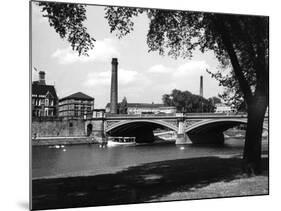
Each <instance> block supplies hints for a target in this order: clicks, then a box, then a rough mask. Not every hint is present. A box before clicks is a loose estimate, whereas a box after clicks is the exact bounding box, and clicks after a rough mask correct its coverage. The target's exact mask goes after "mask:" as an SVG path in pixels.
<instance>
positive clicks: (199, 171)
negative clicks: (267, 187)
mask: <svg viewBox="0 0 281 211" xmlns="http://www.w3.org/2000/svg"><path fill="white" fill-rule="evenodd" d="M262 164H263V174H264V175H268V159H267V158H263V159H262ZM241 165H242V160H241V159H240V158H238V157H233V158H219V157H202V158H191V159H178V160H169V161H161V162H153V163H147V164H144V165H140V166H135V167H130V168H128V169H126V170H124V171H120V172H117V173H115V174H103V175H96V176H88V177H73V178H58V179H38V180H33V182H32V185H33V202H32V204H33V206H32V207H33V209H51V208H69V207H85V206H101V205H113V204H128V203H143V202H147V201H149V200H153V199H157V198H159V197H161V196H164V195H167V194H170V193H173V192H176V191H179V190H185V191H188V190H190V189H191V188H199V187H205V186H207V185H209V184H210V183H213V182H220V181H231V180H233V179H236V178H239V177H241V175H242V168H241Z"/></svg>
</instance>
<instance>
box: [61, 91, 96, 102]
mask: <svg viewBox="0 0 281 211" xmlns="http://www.w3.org/2000/svg"><path fill="white" fill-rule="evenodd" d="M94 99H95V98H93V97H90V96H89V95H86V94H84V93H82V92H76V93H74V94H72V95H69V96H66V97H63V98H61V99H60V101H62V100H94Z"/></svg>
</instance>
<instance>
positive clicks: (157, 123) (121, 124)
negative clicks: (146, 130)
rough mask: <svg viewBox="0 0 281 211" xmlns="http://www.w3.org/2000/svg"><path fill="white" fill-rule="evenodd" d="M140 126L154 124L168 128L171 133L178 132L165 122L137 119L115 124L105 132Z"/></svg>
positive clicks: (176, 128) (173, 126)
mask: <svg viewBox="0 0 281 211" xmlns="http://www.w3.org/2000/svg"><path fill="white" fill-rule="evenodd" d="M136 123H138V124H141V123H151V124H154V125H157V126H163V127H166V128H169V129H171V130H173V131H177V130H178V127H177V126H175V125H173V124H171V123H169V122H165V121H161V120H150V119H138V120H123V121H120V122H117V123H115V124H112V125H111V126H109V127H107V128H106V130H105V132H106V133H108V132H110V131H113V130H114V129H117V128H119V127H121V126H130V125H132V124H136Z"/></svg>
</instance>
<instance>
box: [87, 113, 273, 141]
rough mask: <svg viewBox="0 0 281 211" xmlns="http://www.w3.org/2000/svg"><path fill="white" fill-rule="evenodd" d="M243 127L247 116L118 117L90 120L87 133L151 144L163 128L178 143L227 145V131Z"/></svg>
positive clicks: (266, 120)
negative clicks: (129, 138) (225, 142)
mask: <svg viewBox="0 0 281 211" xmlns="http://www.w3.org/2000/svg"><path fill="white" fill-rule="evenodd" d="M241 124H244V125H245V124H247V116H246V115H222V114H214V113H212V114H186V115H174V116H157V115H149V116H148V115H145V116H129V115H116V116H108V117H103V118H93V119H90V120H86V124H85V130H88V129H89V128H88V127H89V125H93V134H94V135H100V137H106V136H126V137H128V136H132V137H136V141H137V142H147V141H148V140H151V141H153V140H154V134H153V130H155V129H158V128H159V129H169V130H172V131H175V132H176V133H177V138H176V144H185V143H223V142H224V136H223V131H225V130H227V129H229V128H231V127H234V126H237V125H241ZM264 129H266V130H267V129H268V117H266V118H265V121H264Z"/></svg>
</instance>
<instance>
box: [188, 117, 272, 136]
mask: <svg viewBox="0 0 281 211" xmlns="http://www.w3.org/2000/svg"><path fill="white" fill-rule="evenodd" d="M239 124H247V119H207V120H202V121H199V122H196V123H194V124H192V125H190V126H189V127H187V128H186V129H185V133H189V132H196V131H197V132H199V131H200V130H204V129H205V130H208V129H209V130H211V129H212V128H215V127H217V128H219V127H221V129H222V130H224V129H228V128H231V127H233V126H236V125H239ZM263 128H264V129H265V130H268V126H267V125H266V124H264V126H263Z"/></svg>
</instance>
